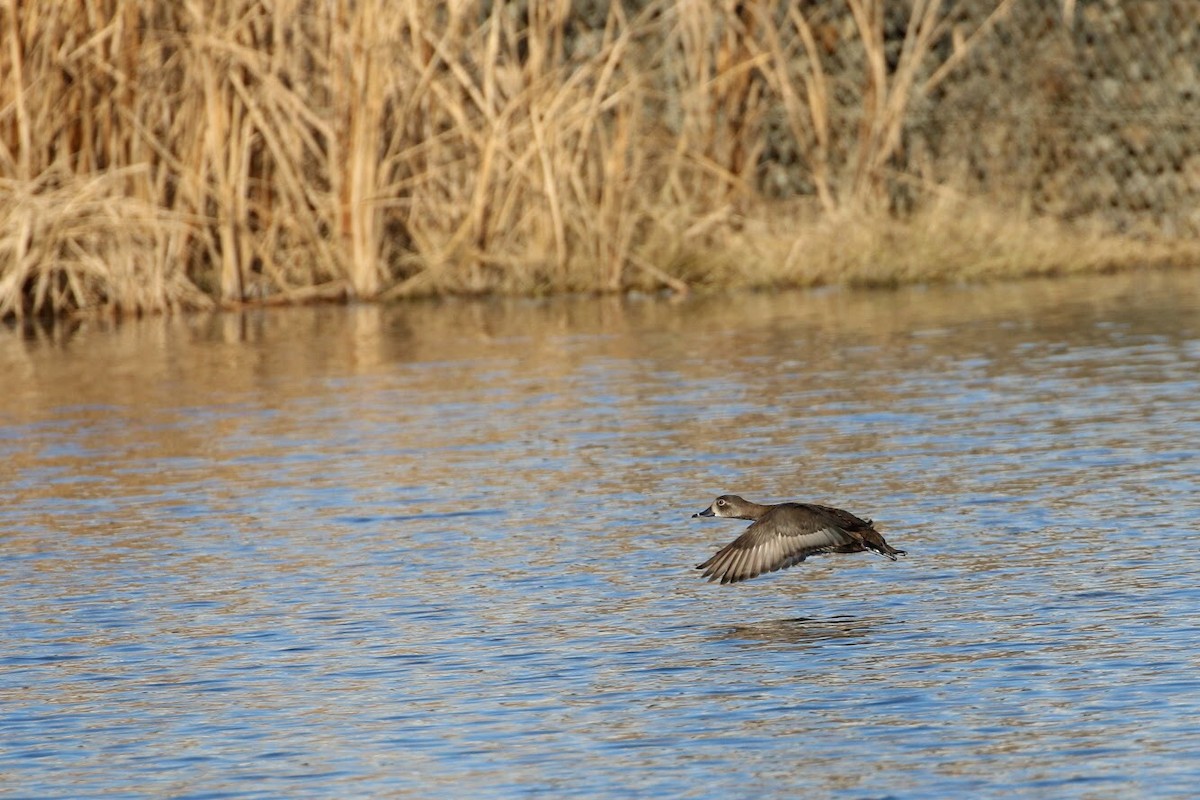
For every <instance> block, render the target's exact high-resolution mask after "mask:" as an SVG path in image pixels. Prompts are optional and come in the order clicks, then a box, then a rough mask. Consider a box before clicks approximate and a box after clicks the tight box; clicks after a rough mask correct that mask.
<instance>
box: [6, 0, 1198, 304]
mask: <svg viewBox="0 0 1200 800" xmlns="http://www.w3.org/2000/svg"><path fill="white" fill-rule="evenodd" d="M1010 4H1011V0H998V1H997V2H994V3H991V4H990V6H991V12H990V13H989V14H988V15H986V16H985V17H984V18H983V19H982V20H979V21H977V22H976V23H973V24H972V25H971V26H967V27H965V28H964V25H963V24H961V23H958V24H955V25H951V24H950V21H951V14H952V11H953V6H954V4H953V3H938V2H933V1H932V0H911V1H910V2H907V3H903V4H900V5H902V6H903V8H904V15H903V16H904V18H903V19H902V20H901V21H900V22H901V23H902V24H900V30H901V33H900V34H898V35H897V34H895V33H894V32H893V33H887V34H885V22H886V20H885V17H887V12H888V11H889V10H891V11H893V12H894V9H895V8H896V7H897V4H895V3H887V2H885V0H845V4H844V8H843V9H842V12H843V13H844V14H848V15H849V16H848V17H847V19H852V20H853V25H852V27H849V28H848V27H847V26H846V25H840V26H839V25H837V24H834V22H835V21H834V20H833V17H832V16H831V15H830V13H829V12H826V11H821V10H820V9H821V8H822V4H815V3H813V4H810V3H798V4H796V3H787V4H779V6H778V7H777V6H776V5H775V4H772V3H768V2H747V3H741V4H736V5H734V4H722V5H716V4H712V3H707V2H698V0H657V1H653V0H652V2H648V3H645V4H642V6H641V10H639V11H636V12H634V11H626V10H623V9H624V8H626V5H625V4H621V3H614V4H611V6H609V5H604V6H603V7H604V9H606V10H603V11H597V12H595V13H593V14H590V15H589V14H588V13H586V12H585V11H574V10H572V9H571V8H570V7H569V6H568V4H565V3H560V2H554V1H553V0H528V2H525V3H516V4H507V3H493V4H490V5H489V4H485V3H479V4H474V3H448V4H440V3H424V2H417V0H407V1H401V2H386V1H385V0H356V1H354V2H352V1H351V0H337V1H336V2H322V3H313V2H310V0H280V1H279V2H275V3H271V4H264V3H260V2H257V0H215V1H214V2H209V3H200V2H180V3H153V4H147V3H142V2H137V1H136V0H95V1H94V2H84V3H74V4H54V3H23V2H20V0H7V2H5V3H4V4H3V5H2V6H0V39H2V40H3V41H0V74H2V75H4V76H6V77H5V79H4V80H3V81H0V317H4V316H11V315H22V314H27V313H57V312H62V311H67V310H72V309H89V308H107V309H110V310H113V311H115V312H118V313H130V312H132V313H140V312H144V311H159V310H168V309H175V308H203V307H210V306H214V305H222V304H224V305H228V304H238V303H243V302H263V301H265V302H291V301H298V300H307V299H314V298H321V297H355V298H383V299H387V298H395V297H402V296H413V295H425V294H436V293H482V292H506V293H548V292H559V291H573V290H589V291H620V290H624V289H629V288H662V287H668V288H671V289H674V290H677V291H683V290H686V289H687V287H689V286H693V285H701V286H702V285H720V286H756V285H758V286H761V285H771V286H786V285H811V284H817V283H829V282H850V283H860V284H872V285H880V284H892V283H898V282H908V281H914V280H918V281H919V280H940V279H950V278H957V277H968V278H974V277H984V276H1011V275H1022V274H1034V273H1045V272H1057V271H1073V270H1081V269H1097V268H1110V267H1116V266H1121V265H1126V264H1132V263H1144V262H1146V261H1148V260H1154V261H1178V260H1183V259H1188V258H1194V257H1195V254H1196V253H1195V246H1194V245H1193V244H1191V243H1189V241H1188V240H1186V239H1180V240H1172V241H1159V240H1157V239H1152V238H1151V239H1148V238H1146V237H1142V238H1140V239H1137V240H1132V239H1127V238H1119V237H1116V236H1115V235H1114V234H1113V233H1112V232H1111V231H1110V232H1103V231H1098V230H1096V229H1094V228H1089V227H1086V226H1082V225H1070V226H1068V225H1067V224H1065V223H1063V222H1059V221H1055V220H1053V219H1050V218H1043V217H1040V216H1039V215H1036V214H1034V213H1031V212H1030V211H1028V210H1027V205H1025V206H1023V205H1022V203H1023V201H1024V198H1023V197H1020V196H1010V197H1007V198H999V199H998V198H996V197H987V198H982V199H981V198H979V197H976V196H972V195H968V194H963V193H960V192H957V191H955V190H954V187H953V186H951V185H948V184H947V183H946V182H944V181H940V180H933V181H931V180H930V179H929V178H928V177H927V176H924V175H922V174H920V172H919V171H916V170H906V169H898V167H897V163H896V157H897V154H898V153H899V152H900V151H901V149H902V148H903V139H904V132H905V127H906V125H907V124H908V121H909V118H910V110H911V108H912V102H913V100H914V98H919V97H924V96H927V95H928V93H929V92H931V91H932V90H934V89H935V88H936V87H938V86H939V85H940V84H942V83H943V82H946V81H949V80H952V77H953V73H954V70H955V69H957V68H958V67H959V65H960V64H961V63H962V62H963V61H964V59H965V57H966V55H967V54H968V53H969V52H970V48H971V47H972V46H973V42H974V41H975V40H976V39H977V38H978V37H979V36H982V35H986V32H987V30H988V29H989V27H990V26H991V25H992V24H993V23H994V21H995V18H996V16H997V15H1002V14H1004V13H1005V11H1006V8H1007V7H1008V6H1009V5H1010ZM585 5H586V4H585ZM826 5H829V4H826ZM976 5H978V4H976ZM1071 5H1072V6H1073V4H1071ZM892 16H893V17H894V16H895V14H894V13H893V14H892ZM893 21H894V20H893ZM888 24H891V23H888ZM847 30H849V31H852V32H853V37H852V38H853V42H852V44H853V47H851V46H850V44H848V40H847V37H846V32H847ZM889 48H890V49H889ZM847 52H850V53H852V54H853V58H855V59H857V61H858V62H860V63H859V66H858V67H857V69H859V72H858V73H856V74H859V75H861V80H860V81H859V82H858V83H857V84H856V88H857V91H856V94H855V100H854V101H853V105H855V106H856V107H857V110H856V111H855V112H854V118H855V119H856V124H855V125H854V128H853V131H852V132H851V133H850V134H849V135H847V133H846V132H845V131H841V130H838V129H837V128H836V126H837V125H838V120H835V119H834V118H833V117H832V116H831V112H830V108H831V103H832V102H833V100H832V99H831V97H832V93H833V92H834V89H835V87H834V86H833V84H832V82H831V79H830V74H829V69H828V68H827V66H826V65H827V63H828V62H829V59H830V57H831V54H833V53H837V54H838V58H839V59H841V60H840V61H839V62H838V63H840V64H843V65H844V63H845V58H846V57H847V56H846V53H847ZM841 90H842V91H843V93H844V86H843V87H842V89H841ZM775 120H782V124H783V126H784V127H785V128H786V132H787V135H788V136H790V138H791V139H792V140H793V141H794V148H795V151H796V155H797V163H796V164H794V165H792V166H791V169H792V171H793V173H795V174H799V175H800V176H801V182H802V183H803V184H804V187H805V188H803V189H801V190H799V191H797V192H794V193H793V196H792V198H791V199H769V195H768V194H766V193H764V191H763V189H762V187H763V183H764V180H766V179H765V178H764V176H763V175H764V173H763V170H762V169H761V166H762V163H763V161H764V147H765V142H766V140H767V137H766V133H765V130H764V129H765V127H766V126H767V125H768V124H775V122H774V121H775ZM847 140H849V141H851V142H852V146H847V145H846V144H845V142H846V141H847ZM898 182H899V183H900V184H903V185H904V186H905V187H906V191H907V193H908V195H910V196H915V197H916V198H917V200H916V202H915V203H912V204H911V205H912V208H911V209H908V210H906V211H905V212H904V213H899V210H898V208H897V207H896V203H895V202H894V197H893V193H894V192H893V190H894V187H895V186H896V185H897V183H898ZM1023 208H1025V209H1026V210H1022V209H1023Z"/></svg>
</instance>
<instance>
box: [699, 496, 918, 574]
mask: <svg viewBox="0 0 1200 800" xmlns="http://www.w3.org/2000/svg"><path fill="white" fill-rule="evenodd" d="M692 516H693V517H725V518H727V519H748V520H752V524H751V525H750V527H748V528H746V531H745V533H743V534H742V535H741V536H739V537H737V538H736V539H734V540H733V541H732V542H730V543H729V544H727V545H725V546H724V547H722V548H721V549H720V550H718V551H717V552H716V554H715V555H714V556H713V557H712V558H710V559H709V560H708V561H705V562H704V563H703V564H697V565H696V569H702V570H704V577H706V578H708V579H709V581H720V582H721V583H737V582H738V581H747V580H750V579H751V578H754V577H757V576H758V575H762V574H763V573H764V572H774V571H775V570H779V569H787V568H788V567H791V566H794V565H796V564H799V563H800V562H801V561H803V560H804V559H806V558H808V557H809V556H813V555H817V554H818V553H861V552H864V551H866V550H870V551H871V552H873V553H879V555H881V556H884V557H885V558H890V559H891V560H892V561H895V560H896V556H902V555H905V552H904V551H903V550H897V549H896V548H894V547H892V546H891V545H890V544H888V543H887V542H885V541H884V540H883V537H882V536H880V535H879V531H877V530H875V528H874V527H873V523H872V522H871V520H869V519H859V518H858V517H856V516H854V515H853V514H851V513H850V512H849V511H843V510H842V509H840V508H831V507H830V506H819V505H816V504H815V503H779V504H778V505H760V504H758V503H751V502H750V501H749V500H743V499H742V498H740V497H738V496H737V495H736V494H723V495H721V496H720V497H718V498H717V499H716V500H714V501H713V504H712V505H711V506H709V507H708V508H706V509H704V510H703V511H701V512H700V513H699V514H693V515H692Z"/></svg>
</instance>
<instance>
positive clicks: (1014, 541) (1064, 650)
mask: <svg viewBox="0 0 1200 800" xmlns="http://www.w3.org/2000/svg"><path fill="white" fill-rule="evenodd" d="M1198 309H1200V278H1198V277H1197V275H1196V273H1186V272H1185V273H1175V274H1148V275H1147V274H1143V275H1134V276H1123V277H1107V278H1095V279H1086V280H1084V279H1081V280H1061V281H1055V282H1033V283H1025V284H1016V285H1008V286H997V287H988V288H939V289H926V290H921V289H911V290H904V291H900V292H896V293H861V294H856V293H816V294H781V295H770V296H768V295H739V296H728V297H725V296H721V297H707V298H703V297H702V298H692V299H688V300H685V301H683V302H678V303H667V302H664V301H658V300H640V301H639V300H636V299H633V300H616V299H602V300H594V299H579V300H566V301H555V302H548V303H540V302H532V301H528V302H525V301H522V302H503V303H501V302H497V303H448V304H425V305H416V306H405V307H395V308H374V307H367V308H317V309H297V310H277V311H271V312H262V313H252V314H248V315H246V316H243V317H238V316H233V315H228V316H220V317H214V318H188V319H172V320H161V319H153V320H146V321H141V322H133V323H127V324H122V325H120V326H113V325H108V324H103V323H97V322H85V323H83V324H81V325H80V326H79V327H78V328H77V329H75V330H66V329H56V330H54V331H49V332H47V331H43V330H39V329H29V330H25V331H22V330H0V370H2V372H0V487H2V488H3V492H4V503H3V505H0V537H2V539H0V541H2V542H3V561H2V563H0V604H2V614H0V642H2V643H3V648H2V650H0V786H2V787H4V789H3V791H5V792H8V793H9V794H8V795H6V796H28V797H39V798H47V797H72V798H75V797H100V796H104V797H119V796H120V797H150V796H154V797H162V796H172V797H284V796H287V797H295V796H314V797H352V796H389V795H390V796H398V795H412V796H418V795H437V796H471V797H515V796H528V795H537V796H546V797H565V796H579V797H612V798H625V797H632V796H664V797H666V796H669V797H717V796H740V797H745V796H756V795H767V796H808V797H850V798H859V797H883V796H890V797H934V796H958V797H967V796H1001V795H1004V796H1033V797H1096V798H1110V797H1118V796H1121V797H1136V796H1159V797H1166V796H1180V797H1183V796H1189V795H1193V794H1194V792H1195V790H1196V786H1197V785H1198V784H1200V733H1198V731H1200V578H1198V575H1200V553H1198V549H1197V547H1196V539H1197V534H1198V531H1197V519H1198V518H1200V499H1198V498H1200V491H1198V488H1200V487H1198V483H1200V312H1198ZM724 492H737V493H740V494H744V495H746V496H747V497H750V498H753V499H757V500H763V501H766V500H770V501H779V500H786V499H801V500H810V501H816V502H824V503H828V504H833V505H838V506H842V507H845V508H847V509H849V510H851V511H853V512H855V513H858V514H860V515H865V516H872V517H874V518H875V519H876V520H877V522H878V523H879V524H880V527H881V529H882V530H883V531H884V533H885V534H886V535H887V537H888V540H889V541H890V542H891V543H892V544H894V545H895V546H897V547H902V548H905V549H907V550H908V552H909V555H908V557H907V558H906V559H904V560H901V561H899V562H897V563H890V562H887V561H885V560H883V559H881V558H877V557H874V556H872V555H870V554H858V555H838V556H825V557H818V558H814V559H811V560H809V561H808V562H806V563H804V564H801V565H799V566H797V567H795V568H793V569H791V570H788V571H786V572H780V573H775V574H772V575H769V576H765V577H762V578H759V579H757V580H754V581H751V582H749V583H745V584H740V585H736V586H720V585H714V584H709V583H706V582H704V581H702V580H701V579H700V578H699V573H697V572H696V571H695V570H693V569H692V567H693V565H695V564H696V563H698V562H699V561H701V560H703V559H705V558H707V556H708V555H709V554H711V553H712V552H713V550H714V549H715V548H716V547H717V546H719V545H721V544H724V543H725V542H727V541H729V540H731V539H732V538H733V537H734V536H735V535H736V534H737V533H738V532H739V531H740V530H741V528H742V526H743V525H744V523H740V522H731V521H724V520H708V519H692V518H691V515H692V514H693V513H694V512H696V511H699V510H701V509H702V508H704V507H705V506H707V505H708V504H709V503H710V502H711V501H712V498H713V497H714V496H715V495H717V494H719V493H724Z"/></svg>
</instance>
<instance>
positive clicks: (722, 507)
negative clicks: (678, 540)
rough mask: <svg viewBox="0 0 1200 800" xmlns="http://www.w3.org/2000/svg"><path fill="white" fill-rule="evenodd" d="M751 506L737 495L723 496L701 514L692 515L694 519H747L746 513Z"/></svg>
mask: <svg viewBox="0 0 1200 800" xmlns="http://www.w3.org/2000/svg"><path fill="white" fill-rule="evenodd" d="M751 505H752V504H751V503H747V502H746V501H745V500H743V499H742V498H740V497H738V496H737V495H736V494H723V495H721V496H720V497H718V498H717V499H716V500H713V502H712V505H711V506H709V507H708V508H706V509H704V510H703V511H701V512H700V513H699V514H692V518H693V519H694V518H696V517H733V518H735V519H746V518H747V517H746V511H747V510H748V508H749V506H751Z"/></svg>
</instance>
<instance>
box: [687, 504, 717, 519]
mask: <svg viewBox="0 0 1200 800" xmlns="http://www.w3.org/2000/svg"><path fill="white" fill-rule="evenodd" d="M715 516H716V514H714V513H713V510H712V506H709V507H708V508H706V509H704V510H703V511H701V512H700V513H699V514H692V519H695V518H696V517H715Z"/></svg>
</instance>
